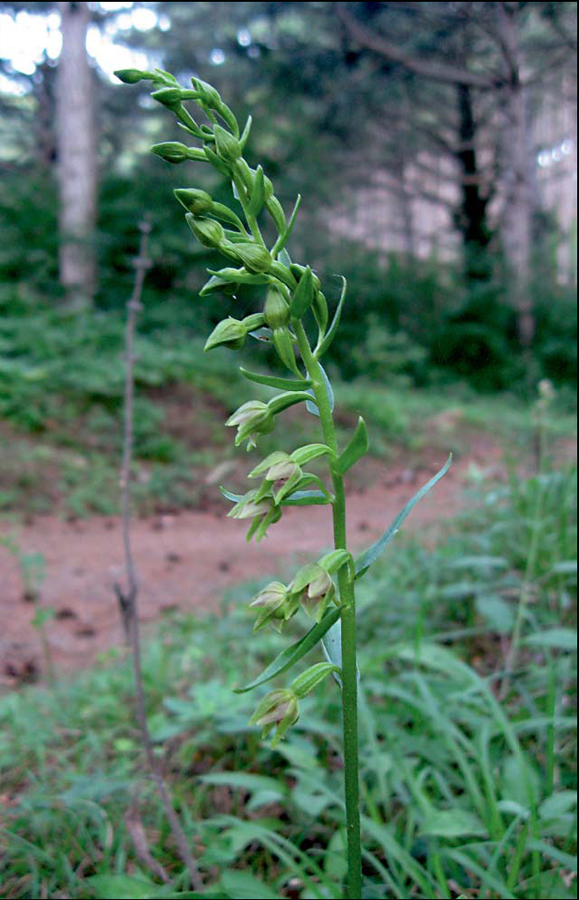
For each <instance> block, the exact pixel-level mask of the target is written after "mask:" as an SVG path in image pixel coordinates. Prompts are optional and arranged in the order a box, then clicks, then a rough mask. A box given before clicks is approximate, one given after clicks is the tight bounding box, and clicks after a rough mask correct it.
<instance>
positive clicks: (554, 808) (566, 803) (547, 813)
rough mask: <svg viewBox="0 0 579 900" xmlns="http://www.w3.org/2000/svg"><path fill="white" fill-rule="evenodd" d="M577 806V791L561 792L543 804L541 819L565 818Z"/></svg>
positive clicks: (540, 808) (540, 811)
mask: <svg viewBox="0 0 579 900" xmlns="http://www.w3.org/2000/svg"><path fill="white" fill-rule="evenodd" d="M576 806H577V791H559V793H558V794H552V795H551V796H550V797H547V799H546V800H544V801H543V803H541V805H540V807H539V817H540V818H541V819H557V818H559V816H565V815H567V814H568V813H570V812H571V811H572V810H573V809H575V807H576Z"/></svg>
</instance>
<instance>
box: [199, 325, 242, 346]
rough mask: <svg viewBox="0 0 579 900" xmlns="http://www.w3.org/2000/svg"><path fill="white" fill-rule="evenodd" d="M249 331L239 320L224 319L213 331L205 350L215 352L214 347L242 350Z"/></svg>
mask: <svg viewBox="0 0 579 900" xmlns="http://www.w3.org/2000/svg"><path fill="white" fill-rule="evenodd" d="M246 335H247V329H246V327H245V326H244V325H243V323H242V322H239V321H238V320H237V319H232V318H228V319H223V321H222V322H220V323H219V325H217V326H216V328H214V329H213V331H212V332H211V334H210V335H209V337H208V339H207V343H206V344H205V347H204V350H205V351H206V352H207V351H208V350H213V348H214V347H229V349H230V350H241V348H242V347H243V345H244V343H245V337H246Z"/></svg>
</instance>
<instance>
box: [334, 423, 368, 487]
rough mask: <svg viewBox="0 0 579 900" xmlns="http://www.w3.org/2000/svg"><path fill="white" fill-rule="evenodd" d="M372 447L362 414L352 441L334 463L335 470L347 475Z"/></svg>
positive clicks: (339, 473)
mask: <svg viewBox="0 0 579 900" xmlns="http://www.w3.org/2000/svg"><path fill="white" fill-rule="evenodd" d="M369 447H370V439H369V437H368V429H367V428H366V423H365V421H364V419H363V418H362V417H361V416H360V418H359V419H358V427H357V428H356V431H355V432H354V434H353V436H352V439H351V441H350V442H349V444H348V446H347V447H346V449H345V450H344V452H343V453H341V454H340V456H339V457H338V460H337V462H336V463H335V465H334V467H333V468H334V470H335V471H336V472H337V474H338V475H345V474H346V472H347V471H348V469H351V468H352V466H353V465H354V464H355V463H357V462H358V460H359V459H361V458H362V457H363V456H365V455H366V453H367V452H368V450H369Z"/></svg>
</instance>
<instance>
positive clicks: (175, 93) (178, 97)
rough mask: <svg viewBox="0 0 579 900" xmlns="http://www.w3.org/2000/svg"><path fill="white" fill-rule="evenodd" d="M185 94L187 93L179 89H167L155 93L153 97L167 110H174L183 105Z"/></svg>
mask: <svg viewBox="0 0 579 900" xmlns="http://www.w3.org/2000/svg"><path fill="white" fill-rule="evenodd" d="M184 93H186V92H185V91H183V90H182V89H181V88H178V87H165V88H161V90H160V91H153V93H152V94H151V97H152V98H153V100H156V101H157V103H161V104H162V105H163V106H166V107H167V109H174V108H175V107H176V106H179V105H180V104H181V101H182V100H183V94H184Z"/></svg>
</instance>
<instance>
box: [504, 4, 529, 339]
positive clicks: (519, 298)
mask: <svg viewBox="0 0 579 900" xmlns="http://www.w3.org/2000/svg"><path fill="white" fill-rule="evenodd" d="M497 10H498V24H499V28H500V34H501V36H502V38H503V47H504V55H505V61H506V64H507V66H508V72H507V77H506V78H505V85H504V88H503V121H504V126H503V141H504V145H503V157H504V160H505V212H504V216H503V246H504V250H505V257H506V261H507V266H508V270H509V277H510V281H511V291H512V298H513V305H514V307H515V309H516V311H517V318H518V330H519V339H520V342H521V346H522V347H523V348H524V349H525V350H528V349H529V348H530V346H531V342H532V340H533V336H534V334H535V319H534V315H533V303H532V299H531V295H530V287H531V255H532V235H533V192H532V186H531V182H532V179H531V176H530V171H529V165H530V162H529V161H530V153H529V122H528V116H527V103H526V95H525V89H524V86H523V84H522V82H521V62H520V48H519V20H518V15H517V12H518V8H517V7H514V6H511V5H510V4H507V3H499V4H497Z"/></svg>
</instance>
